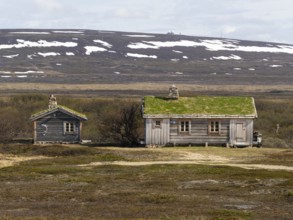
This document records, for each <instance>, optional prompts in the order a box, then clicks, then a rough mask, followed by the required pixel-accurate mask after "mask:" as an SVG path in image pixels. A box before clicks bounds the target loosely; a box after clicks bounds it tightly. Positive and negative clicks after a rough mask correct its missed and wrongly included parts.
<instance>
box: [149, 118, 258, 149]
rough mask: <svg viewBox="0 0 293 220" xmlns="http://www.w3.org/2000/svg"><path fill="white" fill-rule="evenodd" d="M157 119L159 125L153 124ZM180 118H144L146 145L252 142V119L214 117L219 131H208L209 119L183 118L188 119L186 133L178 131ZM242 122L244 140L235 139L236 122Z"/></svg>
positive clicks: (239, 143)
mask: <svg viewBox="0 0 293 220" xmlns="http://www.w3.org/2000/svg"><path fill="white" fill-rule="evenodd" d="M157 120H160V121H161V126H160V127H159V128H158V127H156V126H155V122H156V121H157ZM181 120H182V119H149V118H148V119H146V120H145V128H146V130H145V138H146V144H147V145H166V144H168V143H171V144H174V145H176V144H205V143H208V144H209V145H212V144H216V145H218V144H227V143H229V144H230V145H237V144H238V145H246V146H249V145H252V143H253V119H215V120H218V121H220V133H219V134H210V133H209V123H210V120H209V119H183V120H184V121H187V120H188V121H190V123H191V130H190V132H188V133H186V132H185V133H181V132H180V127H179V126H180V121H181ZM237 123H241V124H243V132H244V133H243V135H245V136H243V137H244V139H245V141H242V142H237V141H236V132H237V131H236V124H237Z"/></svg>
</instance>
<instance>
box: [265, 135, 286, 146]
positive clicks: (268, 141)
mask: <svg viewBox="0 0 293 220" xmlns="http://www.w3.org/2000/svg"><path fill="white" fill-rule="evenodd" d="M263 147H270V148H276V147H277V148H287V147H288V144H287V143H286V141H284V140H282V139H280V138H273V137H268V138H264V139H263Z"/></svg>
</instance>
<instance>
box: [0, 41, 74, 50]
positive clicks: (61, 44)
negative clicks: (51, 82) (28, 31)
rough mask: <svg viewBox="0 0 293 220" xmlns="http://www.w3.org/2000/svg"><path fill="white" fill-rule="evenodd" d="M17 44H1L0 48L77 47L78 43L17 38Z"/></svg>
mask: <svg viewBox="0 0 293 220" xmlns="http://www.w3.org/2000/svg"><path fill="white" fill-rule="evenodd" d="M16 41H17V44H2V45H1V44H0V50H2V49H11V48H25V47H76V46H77V45H78V44H77V43H75V42H58V41H51V42H49V41H46V40H39V41H37V42H33V41H26V40H21V39H17V40H16Z"/></svg>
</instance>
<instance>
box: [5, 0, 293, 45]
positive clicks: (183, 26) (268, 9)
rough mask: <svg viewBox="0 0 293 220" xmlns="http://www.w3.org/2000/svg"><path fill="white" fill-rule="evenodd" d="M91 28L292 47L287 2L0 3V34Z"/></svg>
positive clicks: (292, 18) (292, 16)
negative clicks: (21, 30) (256, 41)
mask: <svg viewBox="0 0 293 220" xmlns="http://www.w3.org/2000/svg"><path fill="white" fill-rule="evenodd" d="M7 28H9V29H12V28H43V29H46V28H52V29H94V30H114V31H130V32H146V33H167V32H170V31H172V32H174V33H175V34H179V33H181V34H184V35H193V36H207V37H225V38H235V39H245V40H259V41H272V42H280V43H281V42H284V43H291V44H293V1H292V0H1V2H0V29H7Z"/></svg>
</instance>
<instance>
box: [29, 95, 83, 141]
mask: <svg viewBox="0 0 293 220" xmlns="http://www.w3.org/2000/svg"><path fill="white" fill-rule="evenodd" d="M30 120H31V121H33V123H34V143H35V144H46V143H79V142H81V130H82V122H83V121H86V120H87V117H86V116H85V115H83V114H81V113H79V112H76V111H74V110H72V109H70V108H67V107H64V106H61V105H57V100H56V97H54V96H53V95H51V96H50V98H49V108H48V109H46V110H44V111H41V112H38V113H36V114H33V115H32V116H31V118H30Z"/></svg>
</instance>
